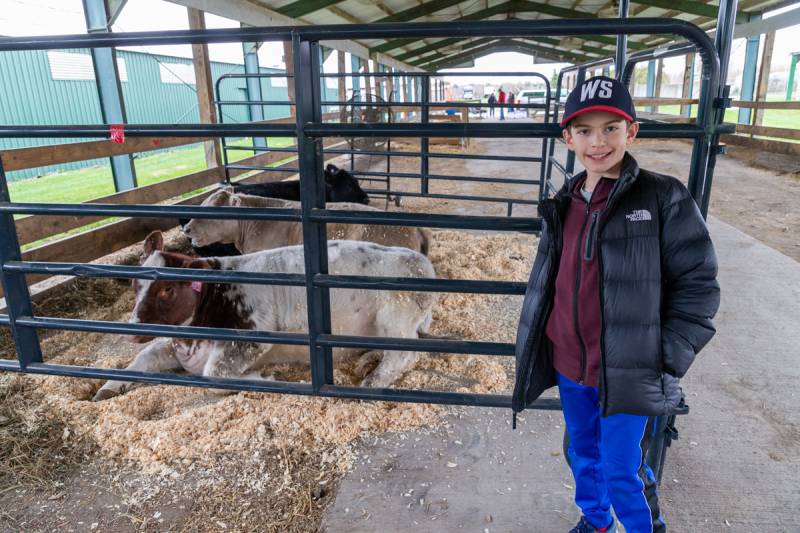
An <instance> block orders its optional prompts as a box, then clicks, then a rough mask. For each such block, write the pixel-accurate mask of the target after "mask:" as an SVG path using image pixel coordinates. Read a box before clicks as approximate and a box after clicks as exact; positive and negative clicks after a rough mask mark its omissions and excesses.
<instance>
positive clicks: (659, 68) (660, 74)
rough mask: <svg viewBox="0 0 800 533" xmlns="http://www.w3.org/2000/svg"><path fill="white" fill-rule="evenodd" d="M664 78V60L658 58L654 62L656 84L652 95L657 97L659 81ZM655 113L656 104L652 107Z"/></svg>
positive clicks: (658, 94)
mask: <svg viewBox="0 0 800 533" xmlns="http://www.w3.org/2000/svg"><path fill="white" fill-rule="evenodd" d="M663 78H664V60H663V59H659V60H658V63H656V86H655V87H654V90H653V96H655V97H656V98H659V97H660V96H661V81H662V80H663ZM653 111H654V112H655V113H658V106H655V107H654V108H653Z"/></svg>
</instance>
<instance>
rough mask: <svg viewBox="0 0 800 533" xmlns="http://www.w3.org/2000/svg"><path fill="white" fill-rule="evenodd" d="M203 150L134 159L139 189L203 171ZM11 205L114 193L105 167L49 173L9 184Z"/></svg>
mask: <svg viewBox="0 0 800 533" xmlns="http://www.w3.org/2000/svg"><path fill="white" fill-rule="evenodd" d="M229 144H230V145H239V146H243V145H252V141H251V140H250V139H239V140H237V141H235V142H231V143H229ZM291 144H294V140H293V139H290V138H284V137H280V138H270V139H269V145H270V146H271V147H274V148H282V147H285V146H290V145H291ZM203 150H204V147H203V145H201V144H199V145H196V146H192V147H191V148H182V149H178V150H172V151H169V152H160V153H156V154H152V155H143V156H140V157H137V158H136V159H135V160H134V166H135V168H136V179H137V182H138V184H139V186H140V187H143V186H145V185H152V184H153V183H160V182H162V181H167V180H169V179H172V178H177V177H179V176H185V175H187V174H193V173H195V172H199V171H201V170H205V169H206V168H207V165H206V161H205V155H204V151H203ZM251 156H252V152H249V151H245V150H241V151H240V150H229V151H228V157H229V161H231V162H233V161H238V160H240V159H245V158H247V157H251ZM9 194H10V196H11V201H13V202H36V203H80V202H86V201H88V200H93V199H95V198H102V197H103V196H108V195H109V194H114V179H113V177H112V175H111V167H110V166H109V165H108V164H105V165H100V166H96V167H89V168H81V169H76V170H70V171H67V172H59V173H56V174H49V175H46V176H42V177H40V178H30V179H25V180H19V181H14V182H11V183H9Z"/></svg>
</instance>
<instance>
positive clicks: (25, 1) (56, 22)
mask: <svg viewBox="0 0 800 533" xmlns="http://www.w3.org/2000/svg"><path fill="white" fill-rule="evenodd" d="M797 6H800V4H796V5H795V6H792V7H789V8H787V9H793V8H796V7H797ZM206 25H207V27H209V28H232V27H238V25H239V24H238V22H235V21H233V20H230V19H225V18H222V17H217V16H214V15H209V14H207V15H206ZM188 26H189V24H188V21H187V16H186V8H184V7H182V6H178V5H176V4H171V3H169V2H165V1H162V0H129V1H128V3H127V4H126V6H125V8H124V9H123V11H122V14H121V15H120V17H119V18H118V19H117V23H116V24H115V25H114V27H113V30H114V31H154V30H182V29H188ZM799 30H800V26H794V27H792V28H786V29H784V30H780V31H779V32H778V33H777V38H776V43H775V50H774V52H773V70H775V71H778V70H781V69H788V66H787V65H788V62H789V56H790V54H791V53H792V52H797V51H800V44H798V41H797V39H796V36H797V32H798V31H799ZM85 31H86V23H85V20H84V17H83V7H82V2H81V0H0V35H9V36H20V35H63V34H71V33H85ZM136 49H139V50H143V51H147V52H151V53H159V54H167V55H178V56H182V57H191V49H190V47H189V46H188V45H186V46H152V47H147V48H144V49H142V48H136ZM209 49H210V55H211V59H212V60H214V61H224V62H231V63H241V62H242V51H241V45H239V44H238V43H231V44H215V45H211V46H210V47H209ZM282 55H283V50H282V45H280V44H279V43H265V45H264V46H262V48H261V50H260V51H259V61H260V63H261V65H262V66H265V67H278V68H283V58H282ZM743 57H744V40H743V39H740V40H738V41H736V42H735V43H734V49H733V53H732V56H731V64H732V65H733V66H732V70H734V71H736V70H737V69H736V67H735V65H740V64H741V63H742V61H743ZM561 66H563V65H561V64H542V65H534V64H533V63H532V60H531V58H530V56H526V55H523V54H517V53H513V52H512V53H498V54H492V55H489V56H486V57H483V58H480V59H478V60H477V61H476V62H475V67H474V68H473V69H470V70H472V71H536V72H541V73H543V74H545V75H546V76H548V77H549V76H550V75H551V73H552V72H553V70H554V69H559V68H561ZM325 68H326V71H335V70H336V59H335V55H331V57H330V58H329V61H328V62H327V63H326V65H325ZM681 68H682V60H680V59H678V60H677V61H671V62H669V63H667V74H668V75H670V74H671V71H672V70H674V71H675V72H676V73H677V72H679V71H680V69H681ZM738 70H741V67H739V68H738ZM454 81H455V79H454ZM485 81H486V82H488V83H491V82H492V80H485Z"/></svg>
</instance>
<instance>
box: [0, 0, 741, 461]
mask: <svg viewBox="0 0 800 533" xmlns="http://www.w3.org/2000/svg"><path fill="white" fill-rule="evenodd" d="M732 11H733V12H735V2H728V3H725V4H724V5H723V6H722V8H721V10H720V21H721V24H720V27H721V28H723V29H724V28H725V25H726V24H729V23H730V21H729V20H728V18H726V17H730V16H731V12H732ZM461 29H462V30H463V31H465V32H467V33H468V34H469V35H472V36H476V37H483V36H514V35H522V36H537V35H560V36H569V35H578V34H586V33H595V34H621V35H628V34H677V35H681V36H683V37H685V38H686V39H687V40H688V41H689V42H690V43H691V45H692V46H693V47H695V49H696V50H697V53H698V54H699V55H700V57H701V58H702V59H703V84H702V91H701V95H700V98H699V101H698V106H699V113H698V117H697V121H696V123H694V124H681V125H676V124H662V123H645V124H643V125H642V129H641V135H642V137H649V138H689V139H692V140H693V142H694V151H693V156H692V165H691V175H690V190H691V191H692V193H693V195H694V197H695V199H696V201H698V203H699V204H700V205H702V203H703V198H704V197H705V196H706V195H707V194H708V193H709V190H710V186H711V179H712V176H713V158H714V157H715V155H716V153H717V145H718V137H719V134H720V133H721V132H723V131H728V130H725V129H724V128H723V127H722V126H721V125H720V123H721V118H722V113H723V111H724V107H725V104H726V102H725V90H724V86H723V83H722V82H721V80H722V79H724V75H723V74H724V65H725V61H724V58H725V57H726V56H725V54H726V47H727V46H728V45H729V43H728V42H726V38H725V32H724V31H720V32H718V38H717V43H716V45H715V44H714V43H712V42H711V40H710V39H709V38H708V37H707V36H706V35H705V34H704V33H703V32H702V31H700V30H699V29H698V28H697V27H695V26H693V25H691V24H688V23H683V22H680V21H674V20H658V19H637V20H602V19H601V20H596V21H593V23H592V25H591V26H589V27H587V26H586V24H584V23H581V22H577V21H567V20H553V21H535V22H533V21H530V22H522V21H504V22H503V23H502V24H500V23H492V22H474V23H464V24H462V26H461ZM451 31H452V29H451V28H450V27H448V26H447V25H446V24H436V23H433V24H400V25H369V26H357V25H352V26H332V27H313V26H312V27H296V28H243V29H237V30H205V31H188V32H173V33H164V34H160V35H141V34H139V35H137V34H129V35H126V34H116V35H113V36H112V35H97V34H95V35H81V36H67V37H52V38H41V39H33V40H30V39H29V40H20V39H3V40H0V51H2V50H13V49H16V48H19V47H23V46H24V47H29V48H34V49H50V48H65V47H66V48H69V47H77V46H80V47H89V48H96V47H109V46H119V45H122V44H124V43H132V42H136V43H142V44H167V43H194V44H196V43H213V42H244V41H283V42H291V46H292V50H293V73H292V74H291V77H292V78H293V87H294V99H293V100H294V115H295V120H294V123H285V122H286V121H273V122H262V123H248V124H226V123H219V124H190V125H181V126H173V125H158V124H151V125H136V124H126V125H125V126H124V128H123V129H124V134H125V136H126V138H129V139H131V141H130V142H133V143H136V142H138V139H139V138H142V141H141V143H145V142H147V141H145V139H146V138H151V137H170V138H183V139H186V138H193V139H209V138H224V137H232V136H245V137H253V138H265V137H292V138H296V152H297V156H298V158H297V171H298V173H299V176H300V183H301V198H302V203H301V209H299V210H275V209H269V210H267V209H265V210H239V209H235V208H207V207H203V208H199V207H194V206H191V205H170V206H164V205H145V204H143V203H139V202H141V200H142V199H145V202H147V201H148V200H149V199H148V197H147V196H146V195H144V194H143V193H142V191H131V192H127V193H119V194H118V195H115V197H114V198H112V199H106V200H107V201H108V200H110V201H111V202H114V203H91V204H81V205H72V204H33V203H15V202H12V201H11V199H10V197H9V195H8V187H7V183H6V182H5V179H4V175H3V173H2V169H0V202H1V203H0V234H1V235H2V237H0V260H2V279H3V287H4V292H5V297H6V301H7V307H8V311H7V314H6V315H3V316H2V317H0V324H2V325H4V326H7V327H9V328H10V330H11V331H12V333H13V337H14V342H15V346H16V353H17V357H18V359H17V361H11V360H2V361H0V369H2V370H4V371H10V372H24V373H34V374H50V375H56V376H67V377H78V378H95V379H114V380H122V381H142V382H146V383H152V384H171V385H184V386H194V387H203V388H213V389H229V390H241V391H248V392H268V393H291V394H295V395H305V396H322V397H331V398H350V399H362V400H388V401H392V402H412V403H431V404H451V405H469V406H490V407H503V408H508V407H510V398H509V396H507V395H503V394H483V393H467V392H452V391H445V390H426V389H424V388H419V389H366V388H360V387H354V386H351V385H348V384H342V383H337V382H336V380H335V379H334V368H333V362H332V349H333V348H337V347H353V348H369V349H379V350H380V349H404V350H411V351H425V352H432V353H454V354H473V355H491V356H510V355H512V354H513V345H511V344H509V343H502V342H496V341H485V340H444V339H396V338H378V337H354V336H344V335H333V334H332V333H331V317H330V314H329V308H328V307H329V303H328V302H329V292H330V291H331V290H336V289H343V288H347V289H354V288H360V289H370V290H386V291H411V290H413V291H430V292H443V293H472V294H506V295H520V294H522V293H523V292H524V288H525V285H524V283H521V282H518V281H517V282H508V281H497V280H474V279H472V280H470V279H444V278H437V279H432V280H418V279H390V278H367V277H363V276H333V275H330V274H329V273H328V269H327V257H326V249H327V248H326V245H325V243H326V236H325V224H326V223H328V222H340V223H357V224H393V225H401V226H421V227H431V228H438V229H459V230H484V231H504V232H528V233H530V232H536V231H538V230H539V229H540V228H541V226H540V224H541V221H540V220H539V219H538V218H535V217H509V216H465V215H454V214H432V213H413V212H383V213H374V212H355V211H354V212H344V211H334V210H328V209H326V208H325V202H324V183H322V175H323V167H324V161H325V153H326V152H328V153H329V154H330V155H334V154H335V155H346V156H347V155H350V154H351V153H354V151H352V150H351V151H348V150H347V149H346V148H342V147H335V146H332V145H331V144H328V145H326V144H325V141H326V139H331V140H333V141H334V142H340V141H337V140H338V139H342V138H344V139H348V138H369V137H385V138H408V139H416V138H418V139H421V143H420V145H421V148H420V151H419V152H418V153H416V154H415V155H419V157H420V159H421V160H422V161H425V160H426V158H429V157H431V154H430V153H429V152H427V149H426V147H425V144H424V143H425V141H426V139H429V138H431V137H469V138H486V139H493V138H509V137H514V138H532V139H542V140H543V142H542V157H541V158H540V159H541V160H540V161H539V163H540V164H541V165H542V168H541V174H540V177H541V178H540V181H539V182H538V185H539V187H540V189H539V191H540V192H539V195H541V196H540V197H544V195H545V194H547V185H546V184H545V182H544V179H543V178H544V176H545V174H544V171H545V164H546V159H547V155H548V154H547V151H546V148H549V147H550V146H551V145H550V144H549V143H548V142H545V141H544V140H546V139H553V138H555V137H557V136H558V135H560V130H559V128H558V127H557V126H556V125H555V123H553V122H549V121H545V122H541V123H538V122H524V123H516V124H503V125H498V124H496V123H468V124H456V123H429V122H427V121H425V120H424V119H423V118H422V117H425V116H426V115H427V111H428V110H429V109H430V108H431V107H434V106H442V104H446V105H447V106H448V107H452V104H449V103H446V102H441V101H425V98H424V97H423V98H422V99H421V100H419V101H416V102H412V101H408V102H407V105H408V106H409V107H412V108H414V110H419V112H420V115H421V117H420V120H419V121H418V122H387V123H377V124H370V123H359V124H352V123H351V124H348V123H340V122H330V121H326V114H325V113H324V110H325V106H326V105H333V104H332V103H331V102H326V101H325V100H323V98H322V96H321V91H320V86H321V83H323V82H322V81H321V80H322V79H323V76H322V75H320V68H319V61H320V52H319V46H320V41H324V40H327V39H349V38H356V37H359V36H377V37H392V36H396V35H403V36H406V37H407V36H420V37H422V36H427V37H436V36H446V35H449V32H451ZM720 58H723V62H722V66H721V64H720ZM406 76H407V77H408V78H413V77H419V76H417V75H413V74H412V73H408V74H406ZM421 85H422V87H425V86H426V85H427V84H426V83H423V84H421ZM425 92H426V91H425V90H423V91H422V93H423V94H425ZM556 101H558V99H557V98H556ZM280 103H281V105H285V104H286V102H280ZM336 103H337V104H341V102H336ZM250 104H253V102H250ZM371 105H372V106H375V105H376V104H375V103H372V104H371ZM387 105H394V106H397V103H392V102H387ZM470 105H473V104H470ZM378 107H380V106H378ZM392 112H396V111H394V109H393V111H392ZM400 112H401V113H402V111H400ZM334 115H335V114H334ZM328 117H329V118H330V115H328ZM332 118H333V119H334V120H335V118H336V117H335V116H334V117H332ZM118 130H119V128H117V131H118ZM109 133H110V131H109V126H108V125H93V126H75V125H60V126H14V127H12V126H3V127H0V136H5V137H86V138H104V137H107V136H108V135H109ZM126 142H129V141H126ZM141 143H140V144H141ZM326 146H327V148H326ZM262 148H263V149H259V148H258V147H251V149H253V151H254V152H261V153H259V154H258V155H255V156H254V157H253V158H252V159H253V160H255V163H254V164H249V163H248V162H244V163H243V162H237V163H235V164H232V165H228V167H229V168H228V172H230V173H232V174H235V173H236V172H237V171H240V172H246V171H251V170H258V171H265V172H269V170H267V168H266V165H265V164H264V161H269V162H278V161H282V158H284V157H285V154H286V152H285V151H281V150H269V149H268V147H262ZM125 149H130V146H126V147H119V150H120V151H122V150H125ZM337 150H338V151H337ZM388 151H389V152H391V150H388ZM355 155H358V152H357V151H356V152H355ZM362 155H363V152H362ZM377 155H386V154H383V153H379V154H377ZM389 156H391V154H389ZM457 158H458V157H457V154H456V156H455V157H454V159H457ZM425 164H426V163H423V165H425ZM236 165H238V167H237V166H236ZM291 168H293V167H289V166H287V169H291ZM426 173H427V171H426V170H425V167H424V166H423V167H422V170H421V172H420V173H419V176H414V178H417V177H419V178H421V179H424V178H425V177H427V178H430V177H431V176H430V175H428V176H426ZM384 175H391V170H390V169H388V168H387V169H386V172H385V174H384ZM218 177H219V175H218V174H214V173H208V174H205V175H204V176H203V177H202V178H198V179H197V181H196V182H195V184H194V185H200V184H203V185H211V184H213V183H215V182H216V181H217V178H218ZM406 177H408V176H406ZM461 178H463V179H464V180H467V179H469V178H470V177H469V176H461ZM452 179H453V180H454V181H458V179H457V178H452ZM184 191H185V189H184V190H183V191H181V192H184ZM172 192H173V193H174V192H177V191H176V190H175V189H173V190H172ZM385 194H387V195H389V196H391V195H395V196H411V194H405V193H404V191H401V190H392V189H391V187H390V186H387V191H386V192H385ZM414 194H419V195H421V196H423V197H424V196H426V195H427V196H431V197H434V195H433V194H431V193H430V192H429V191H427V190H426V188H424V187H423V188H421V189H420V192H419V193H414ZM127 198H135V199H137V200H139V202H137V203H134V204H126V203H125V199H127ZM472 199H475V198H472ZM527 202H528V203H531V200H527ZM507 203H508V204H509V206H510V205H511V203H514V201H513V200H512V201H510V202H508V201H507ZM21 214H28V215H36V216H45V217H47V216H60V217H107V216H118V217H130V218H131V219H132V220H135V219H136V218H137V217H138V218H145V219H164V222H163V224H164V229H166V228H168V227H172V226H174V219H175V218H179V217H181V218H202V219H254V220H256V219H258V220H260V219H263V220H293V221H299V222H302V224H303V237H304V239H303V242H304V247H305V273H304V274H303V275H302V276H297V275H288V274H270V275H260V276H245V275H243V274H242V273H240V272H235V271H224V272H223V271H217V272H214V271H208V270H203V269H194V270H184V269H180V270H179V269H171V268H166V267H156V268H146V269H145V268H138V267H131V266H122V265H110V264H97V263H94V264H85V263H83V262H65V261H58V259H59V257H58V256H56V257H52V258H50V260H48V261H41V260H31V259H28V258H26V259H25V260H23V259H24V258H23V255H22V253H21V250H20V242H19V238H18V231H17V230H18V228H17V225H18V224H20V223H21V222H20V223H17V222H15V220H14V215H21ZM508 214H510V208H509V213H508ZM152 227H153V226H148V227H147V229H148V230H149V229H151V228H152ZM121 231H123V232H124V231H129V230H121ZM137 231H139V232H140V233H141V232H142V231H143V229H142V227H139V226H137ZM140 238H141V237H138V238H137V239H140ZM131 242H134V241H131ZM73 246H74V243H73ZM92 259H95V258H92ZM31 274H38V275H54V274H58V275H67V276H77V277H88V278H124V279H140V280H173V281H201V282H207V283H227V282H242V283H245V282H246V283H254V284H284V285H292V286H298V287H305V288H306V291H307V296H308V299H307V309H308V332H307V333H303V334H295V335H293V336H292V337H291V338H289V336H287V335H284V334H281V333H280V332H269V331H250V332H245V333H243V332H241V331H237V330H224V329H221V330H213V331H212V330H201V329H197V328H192V327H187V326H175V327H159V326H155V325H147V324H126V323H120V322H111V321H102V320H79V319H70V318H57V317H47V316H37V315H35V314H34V312H33V305H32V302H31V297H30V294H29V290H28V286H27V283H26V279H25V277H26V275H31ZM39 330H71V331H79V332H94V333H102V334H131V335H154V336H166V337H175V338H186V339H221V340H227V341H241V340H246V341H250V342H263V343H267V342H268V343H278V344H280V343H285V342H291V343H294V344H301V345H306V346H308V347H309V352H310V359H309V363H310V368H311V372H310V383H308V382H300V381H293V380H289V379H286V380H277V381H251V380H236V379H224V380H223V379H215V378H203V377H198V376H190V375H176V374H148V373H140V372H134V371H129V370H119V369H114V368H97V367H94V366H91V365H88V364H54V363H50V362H45V361H44V357H43V354H42V350H41V346H40V342H39V336H38V331H39ZM81 360H84V361H85V359H81ZM534 407H538V408H541V409H550V410H554V409H558V408H559V403H558V401H557V400H554V399H551V398H547V399H543V400H540V401H539V402H538V403H537V404H536V405H535V406H534ZM276 415H277V413H276ZM310 422H311V423H313V420H311V421H310ZM275 425H276V426H277V425H279V422H275ZM667 438H669V437H668V436H667V434H666V432H662V433H660V434H659V438H658V439H657V440H658V441H660V443H661V444H660V445H661V446H663V443H664V441H665V439H667ZM661 457H663V454H662V455H660V456H659V457H658V461H656V462H655V463H654V465H653V466H655V467H656V470H658V471H659V472H660V467H661V463H660V460H661Z"/></svg>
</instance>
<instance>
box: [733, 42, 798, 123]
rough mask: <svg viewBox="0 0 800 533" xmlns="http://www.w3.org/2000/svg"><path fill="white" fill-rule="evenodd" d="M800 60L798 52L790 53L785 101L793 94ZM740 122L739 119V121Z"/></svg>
mask: <svg viewBox="0 0 800 533" xmlns="http://www.w3.org/2000/svg"><path fill="white" fill-rule="evenodd" d="M798 61H800V52H795V53H793V54H792V64H791V66H790V67H789V81H788V82H787V84H786V101H787V102H788V101H789V100H791V99H792V96H794V73H795V70H796V69H797V62H798ZM740 122H741V121H740Z"/></svg>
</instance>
